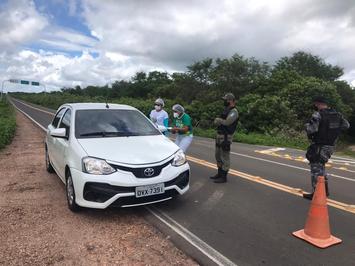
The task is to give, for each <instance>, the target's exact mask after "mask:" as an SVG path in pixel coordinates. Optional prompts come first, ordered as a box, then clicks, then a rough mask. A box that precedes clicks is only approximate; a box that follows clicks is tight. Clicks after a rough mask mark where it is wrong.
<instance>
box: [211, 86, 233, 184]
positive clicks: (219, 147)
mask: <svg viewBox="0 0 355 266" xmlns="http://www.w3.org/2000/svg"><path fill="white" fill-rule="evenodd" d="M222 99H223V101H224V106H225V108H224V111H223V113H222V114H221V115H220V117H218V118H216V119H215V120H214V123H215V125H216V126H217V136H216V151H215V157H216V161H217V167H218V172H217V174H216V175H215V176H212V177H210V178H211V179H213V180H214V182H215V183H225V182H227V174H228V171H229V168H230V148H231V144H232V142H233V135H234V132H235V130H236V128H237V124H238V111H237V109H236V108H235V97H234V95H233V94H232V93H227V94H226V95H225V96H224V97H223V98H222Z"/></svg>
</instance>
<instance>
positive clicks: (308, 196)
mask: <svg viewBox="0 0 355 266" xmlns="http://www.w3.org/2000/svg"><path fill="white" fill-rule="evenodd" d="M303 198H305V199H308V200H312V199H313V193H303Z"/></svg>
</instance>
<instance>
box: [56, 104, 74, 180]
mask: <svg viewBox="0 0 355 266" xmlns="http://www.w3.org/2000/svg"><path fill="white" fill-rule="evenodd" d="M71 116H72V110H71V109H70V108H67V109H66V111H65V113H64V115H63V117H62V119H61V120H60V123H59V126H58V128H65V130H66V138H57V140H56V144H55V148H56V154H57V156H58V158H57V167H58V169H57V170H58V174H59V175H60V177H62V178H64V177H65V166H66V164H67V162H66V158H67V156H66V153H67V150H68V148H69V143H70V139H69V138H70V129H71Z"/></svg>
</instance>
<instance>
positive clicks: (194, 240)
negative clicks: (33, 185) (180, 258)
mask: <svg viewBox="0 0 355 266" xmlns="http://www.w3.org/2000/svg"><path fill="white" fill-rule="evenodd" d="M12 104H13V105H14V103H12ZM14 107H15V108H16V109H17V110H19V111H20V112H21V113H23V114H24V115H25V116H27V117H28V118H29V119H30V120H31V121H33V122H34V123H35V124H36V125H38V126H39V127H40V128H41V129H42V130H44V131H47V130H46V129H45V128H44V127H43V126H42V125H40V124H39V123H38V122H37V121H35V120H34V119H33V118H32V117H31V116H29V115H28V114H26V113H25V112H24V111H22V110H20V109H19V108H18V107H17V106H16V105H14ZM146 209H147V210H148V211H149V212H150V213H152V214H153V215H154V216H155V217H156V218H158V219H159V220H160V221H161V222H163V223H164V224H165V225H166V226H168V227H169V228H170V229H171V230H173V231H174V232H175V233H177V234H178V235H179V236H181V237H182V238H184V239H185V240H186V241H187V242H189V243H190V244H191V245H193V246H194V247H196V248H197V249H198V250H199V251H201V252H202V254H204V255H205V256H207V257H208V258H209V259H211V260H212V261H213V262H215V263H216V264H217V265H220V266H224V265H226V266H228V265H230V266H237V265H236V264H235V263H233V262H232V261H231V260H229V259H228V258H226V257H225V256H223V255H222V254H221V253H219V252H218V251H217V250H215V249H214V248H212V247H211V246H210V245H208V244H207V243H206V242H204V241H203V240H201V239H200V238H198V237H197V236H196V235H194V234H193V233H191V232H190V231H189V230H187V229H186V228H185V227H183V226H182V225H180V224H179V223H178V222H176V221H175V220H174V219H172V218H171V217H170V216H168V215H167V214H165V213H163V212H162V211H159V210H157V209H156V208H154V209H155V211H153V210H152V207H146Z"/></svg>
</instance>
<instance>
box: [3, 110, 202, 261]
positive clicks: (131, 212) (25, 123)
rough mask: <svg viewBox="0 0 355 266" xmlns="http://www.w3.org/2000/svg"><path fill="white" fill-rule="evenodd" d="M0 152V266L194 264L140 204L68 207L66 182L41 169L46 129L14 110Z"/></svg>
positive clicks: (43, 167)
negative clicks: (13, 128) (12, 130)
mask: <svg viewBox="0 0 355 266" xmlns="http://www.w3.org/2000/svg"><path fill="white" fill-rule="evenodd" d="M17 123H18V128H17V132H16V135H15V138H14V140H13V142H12V144H10V145H9V146H8V147H7V148H6V149H5V150H3V151H2V152H1V153H0V243H1V245H0V254H1V256H0V264H1V265H24V264H27V265H50V264H55V265H73V264H75V265H112V264H119V265H196V263H195V262H194V261H193V260H192V259H190V258H188V257H187V256H186V255H184V254H183V253H182V252H181V251H180V250H178V249H177V248H176V247H175V246H174V245H173V244H172V243H171V242H170V241H169V240H168V239H167V238H165V237H164V235H162V234H161V233H160V232H159V231H157V230H156V229H155V228H153V227H152V226H151V225H150V224H149V223H147V222H146V221H145V220H144V218H143V217H142V216H141V214H140V213H141V211H140V209H109V210H103V211H98V210H85V211H82V212H81V213H78V214H73V213H72V212H70V211H69V210H68V209H67V206H66V199H65V191H64V185H63V184H62V183H61V181H60V180H59V178H58V177H57V176H56V175H55V174H49V173H47V172H46V171H45V165H44V145H43V138H44V133H43V132H42V131H41V130H40V129H38V128H37V127H35V126H34V125H33V124H32V123H31V122H30V121H29V120H28V119H26V118H25V117H24V116H23V115H21V114H17Z"/></svg>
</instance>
